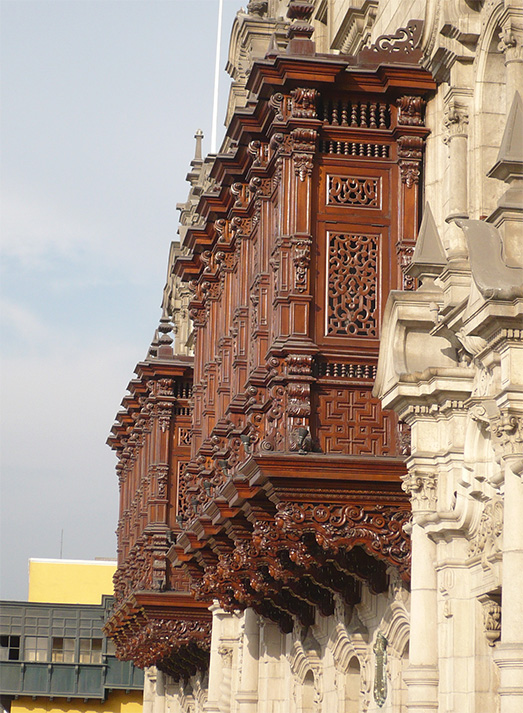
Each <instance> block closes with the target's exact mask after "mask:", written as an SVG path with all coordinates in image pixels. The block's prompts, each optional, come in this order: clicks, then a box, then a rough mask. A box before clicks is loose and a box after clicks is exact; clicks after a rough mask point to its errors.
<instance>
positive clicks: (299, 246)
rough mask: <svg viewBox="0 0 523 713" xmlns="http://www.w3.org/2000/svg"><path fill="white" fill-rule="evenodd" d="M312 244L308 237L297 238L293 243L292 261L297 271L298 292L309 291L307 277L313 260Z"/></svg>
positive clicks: (296, 287)
mask: <svg viewBox="0 0 523 713" xmlns="http://www.w3.org/2000/svg"><path fill="white" fill-rule="evenodd" d="M311 243H312V240H311V239H310V238H306V237H300V238H297V239H295V240H293V242H292V246H293V252H292V261H293V263H294V270H295V273H294V274H295V277H294V289H295V290H296V292H306V291H307V275H308V270H309V265H310V259H311Z"/></svg>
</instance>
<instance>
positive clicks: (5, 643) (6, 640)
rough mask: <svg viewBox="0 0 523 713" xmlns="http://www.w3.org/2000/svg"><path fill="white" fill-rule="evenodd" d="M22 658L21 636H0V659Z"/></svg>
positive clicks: (14, 659) (17, 659) (12, 659)
mask: <svg viewBox="0 0 523 713" xmlns="http://www.w3.org/2000/svg"><path fill="white" fill-rule="evenodd" d="M19 660H20V637H19V636H14V635H13V634H8V635H7V636H0V661H19Z"/></svg>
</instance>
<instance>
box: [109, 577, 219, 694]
mask: <svg viewBox="0 0 523 713" xmlns="http://www.w3.org/2000/svg"><path fill="white" fill-rule="evenodd" d="M211 622H212V614H211V612H210V611H209V608H208V604H206V603H204V602H200V601H197V600H196V599H194V597H193V596H192V595H191V594H190V593H188V592H147V591H142V592H135V593H134V594H132V595H131V596H130V597H129V598H128V599H127V600H126V601H125V602H124V603H123V604H122V605H121V606H120V607H119V608H118V609H117V610H116V611H115V612H114V613H113V615H112V616H111V617H110V619H109V620H108V622H107V623H106V624H105V626H104V632H105V633H106V635H107V636H109V637H110V638H112V639H113V640H114V642H115V646H116V653H117V656H119V657H120V658H123V659H125V660H131V661H133V662H134V663H135V664H136V665H137V666H140V667H144V666H151V665H155V666H157V667H158V668H159V669H160V670H162V671H164V672H165V673H168V674H169V675H171V676H173V678H174V679H175V680H179V679H180V678H187V677H189V676H191V675H193V674H194V673H196V672H197V670H204V669H205V668H206V667H207V666H208V660H209V649H210V643H211Z"/></svg>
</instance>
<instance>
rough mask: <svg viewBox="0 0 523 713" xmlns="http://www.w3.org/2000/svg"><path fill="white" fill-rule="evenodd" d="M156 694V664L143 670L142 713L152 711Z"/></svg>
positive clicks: (151, 712) (150, 712)
mask: <svg viewBox="0 0 523 713" xmlns="http://www.w3.org/2000/svg"><path fill="white" fill-rule="evenodd" d="M155 694H156V666H149V667H148V668H146V669H145V671H144V684H143V709H142V710H143V713H153V705H154V699H155Z"/></svg>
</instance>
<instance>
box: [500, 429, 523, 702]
mask: <svg viewBox="0 0 523 713" xmlns="http://www.w3.org/2000/svg"><path fill="white" fill-rule="evenodd" d="M495 436H497V438H500V439H501V440H502V442H504V443H503V449H504V451H505V455H504V457H503V466H504V474H505V502H504V522H503V589H502V610H501V641H500V642H499V643H498V644H497V645H496V651H495V653H494V660H495V661H496V663H497V665H498V666H499V669H500V687H499V696H500V713H521V711H522V710H523V527H522V523H523V482H522V479H521V475H522V473H523V448H522V446H523V417H521V416H507V415H504V416H502V417H501V419H500V422H499V424H498V425H497V427H495Z"/></svg>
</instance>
